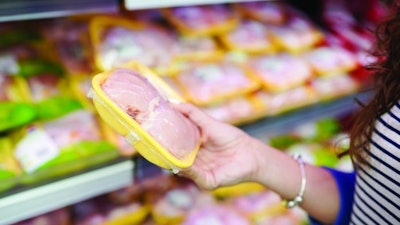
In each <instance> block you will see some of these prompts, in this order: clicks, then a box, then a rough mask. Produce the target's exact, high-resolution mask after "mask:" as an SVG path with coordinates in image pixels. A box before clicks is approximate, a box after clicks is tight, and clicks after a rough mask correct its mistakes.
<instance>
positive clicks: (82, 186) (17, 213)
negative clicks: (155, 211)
mask: <svg viewBox="0 0 400 225" xmlns="http://www.w3.org/2000/svg"><path fill="white" fill-rule="evenodd" d="M133 167H134V163H133V161H132V160H123V161H120V162H117V163H114V164H111V165H107V166H105V167H101V168H98V169H95V170H92V171H88V172H85V173H81V174H79V175H76V176H72V177H68V178H66V179H62V180H60V181H55V182H52V183H49V184H46V185H42V186H38V187H35V188H31V189H28V190H26V191H22V192H18V193H15V194H12V195H9V196H6V197H3V198H0V225H6V224H12V223H15V222H18V221H22V220H25V219H28V218H31V217H34V216H37V215H41V214H43V213H46V212H50V211H52V210H55V209H58V208H62V207H65V206H68V205H71V204H74V203H77V202H81V201H83V200H86V199H89V198H92V197H95V196H97V195H100V194H104V193H108V192H110V191H113V190H116V189H119V188H122V187H126V186H128V185H129V184H131V183H132V182H133Z"/></svg>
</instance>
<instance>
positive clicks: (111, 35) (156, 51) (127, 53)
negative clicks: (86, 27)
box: [97, 25, 177, 69]
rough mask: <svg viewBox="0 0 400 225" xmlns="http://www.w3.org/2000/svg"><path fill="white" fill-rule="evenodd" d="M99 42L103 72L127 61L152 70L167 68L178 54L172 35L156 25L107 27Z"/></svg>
mask: <svg viewBox="0 0 400 225" xmlns="http://www.w3.org/2000/svg"><path fill="white" fill-rule="evenodd" d="M100 42H101V43H100V44H99V46H97V47H98V48H99V53H98V54H99V56H100V58H101V64H102V66H103V67H104V68H105V69H111V68H114V67H116V66H119V65H122V64H125V63H127V62H129V61H138V62H140V63H142V64H144V65H145V66H148V67H151V68H159V67H169V66H170V64H171V60H172V59H173V57H174V55H175V54H176V52H177V43H176V40H175V39H174V36H173V35H171V34H170V33H169V32H168V31H166V30H164V29H162V28H159V27H155V26H147V27H143V28H141V29H139V28H138V29H130V28H126V27H122V26H117V25H116V26H113V27H109V28H108V29H105V30H104V31H103V32H102V35H101V41H100Z"/></svg>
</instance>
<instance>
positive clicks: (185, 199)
mask: <svg viewBox="0 0 400 225" xmlns="http://www.w3.org/2000/svg"><path fill="white" fill-rule="evenodd" d="M213 203H215V202H214V198H213V196H212V195H211V194H210V193H208V192H203V191H201V190H199V189H198V188H197V187H196V186H195V185H193V184H189V185H180V186H178V187H174V188H171V189H170V190H168V191H167V192H166V193H164V195H162V196H160V197H159V198H157V199H155V200H154V202H153V203H151V212H152V215H153V218H154V220H155V221H158V222H159V224H165V223H166V221H170V223H168V224H174V223H173V221H175V222H178V221H182V220H183V219H184V217H185V216H186V214H187V213H189V212H190V211H191V210H195V209H196V208H199V207H203V206H206V205H210V204H213Z"/></svg>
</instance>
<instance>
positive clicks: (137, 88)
mask: <svg viewBox="0 0 400 225" xmlns="http://www.w3.org/2000/svg"><path fill="white" fill-rule="evenodd" d="M89 95H91V96H90V97H92V99H93V103H94V105H95V107H96V109H97V111H98V113H99V115H100V116H101V117H102V118H103V119H104V121H105V122H106V123H107V124H108V125H109V126H110V127H111V128H112V129H114V130H115V131H117V132H118V133H120V134H121V135H123V136H125V138H126V140H127V141H128V142H129V143H130V144H131V145H132V146H133V147H134V148H135V149H136V150H137V151H138V153H139V154H141V155H142V156H143V157H144V158H146V159H147V160H149V161H150V162H152V163H154V164H156V165H158V166H160V167H162V168H166V169H171V170H172V171H174V172H177V171H179V169H182V168H187V167H189V166H191V164H192V163H193V161H194V158H195V156H196V153H197V151H198V149H199V145H200V132H199V130H198V128H197V127H196V126H195V125H194V124H193V123H192V122H191V121H190V120H188V119H187V118H186V117H185V116H184V115H182V114H181V113H180V112H178V111H176V110H175V109H174V108H173V107H172V106H171V104H170V102H172V101H175V102H179V101H180V102H182V101H183V99H182V98H181V97H180V96H179V95H178V94H177V93H176V92H174V90H173V89H172V88H170V87H169V86H168V85H166V83H164V82H163V81H162V80H161V78H160V77H158V76H157V75H156V74H154V73H153V72H152V70H150V69H149V68H147V67H146V66H144V65H142V64H140V63H137V62H131V63H129V64H126V65H124V66H121V67H117V68H114V69H112V70H109V71H105V72H103V73H100V74H98V75H96V76H94V78H93V80H92V90H91V91H90V92H89Z"/></svg>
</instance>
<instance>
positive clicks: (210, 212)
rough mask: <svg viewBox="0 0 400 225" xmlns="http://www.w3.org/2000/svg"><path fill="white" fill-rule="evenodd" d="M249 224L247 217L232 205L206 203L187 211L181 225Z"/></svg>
mask: <svg viewBox="0 0 400 225" xmlns="http://www.w3.org/2000/svg"><path fill="white" fill-rule="evenodd" d="M202 224H212V225H225V224H229V225H250V224H252V223H251V222H250V220H249V219H248V218H246V217H245V216H244V215H242V214H240V213H239V212H238V211H236V210H235V209H233V208H232V207H229V206H226V205H222V204H218V205H208V206H204V207H201V208H198V209H196V210H193V211H191V212H190V213H188V215H187V217H186V218H185V220H184V221H183V223H182V225H202Z"/></svg>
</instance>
